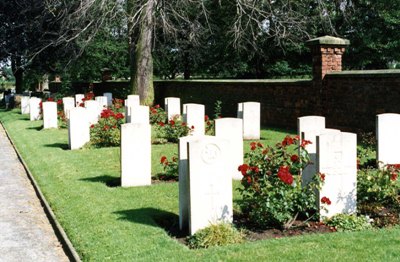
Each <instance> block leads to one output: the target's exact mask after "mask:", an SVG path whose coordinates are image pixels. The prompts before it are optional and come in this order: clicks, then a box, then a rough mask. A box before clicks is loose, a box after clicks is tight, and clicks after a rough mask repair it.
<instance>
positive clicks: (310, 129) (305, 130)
mask: <svg viewBox="0 0 400 262" xmlns="http://www.w3.org/2000/svg"><path fill="white" fill-rule="evenodd" d="M323 130H325V117H323V116H302V117H299V118H297V134H298V136H299V138H300V143H301V141H302V140H308V141H310V142H311V144H308V145H306V146H305V147H304V148H305V149H306V150H307V152H308V154H309V156H310V161H311V163H310V164H308V165H307V166H306V167H305V168H304V169H303V170H302V182H303V185H306V184H308V183H309V182H311V180H312V179H313V177H314V176H315V174H316V173H317V166H316V159H317V135H319V134H321V132H322V131H323ZM337 131H338V132H340V131H339V130H337ZM299 153H300V152H299Z"/></svg>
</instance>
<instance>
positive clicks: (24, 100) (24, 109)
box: [21, 96, 30, 114]
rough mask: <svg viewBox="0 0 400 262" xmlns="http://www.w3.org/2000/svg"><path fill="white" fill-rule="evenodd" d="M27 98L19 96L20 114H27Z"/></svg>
mask: <svg viewBox="0 0 400 262" xmlns="http://www.w3.org/2000/svg"><path fill="white" fill-rule="evenodd" d="M29 99H30V97H29V96H21V114H29Z"/></svg>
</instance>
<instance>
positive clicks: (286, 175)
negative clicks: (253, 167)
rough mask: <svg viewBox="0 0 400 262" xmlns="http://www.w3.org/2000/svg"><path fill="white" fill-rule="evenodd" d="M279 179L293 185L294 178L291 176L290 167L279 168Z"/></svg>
mask: <svg viewBox="0 0 400 262" xmlns="http://www.w3.org/2000/svg"><path fill="white" fill-rule="evenodd" d="M278 177H279V179H280V180H281V181H282V182H283V183H285V184H288V185H291V184H292V183H293V176H292V174H290V172H289V167H288V166H281V167H279V171H278Z"/></svg>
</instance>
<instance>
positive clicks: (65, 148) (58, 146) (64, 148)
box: [44, 143, 69, 150]
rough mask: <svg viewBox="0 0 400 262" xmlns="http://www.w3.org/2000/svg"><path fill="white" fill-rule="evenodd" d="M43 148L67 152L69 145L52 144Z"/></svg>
mask: <svg viewBox="0 0 400 262" xmlns="http://www.w3.org/2000/svg"><path fill="white" fill-rule="evenodd" d="M44 146H45V147H55V148H61V149H62V150H69V145H68V144H63V143H54V144H48V145H44Z"/></svg>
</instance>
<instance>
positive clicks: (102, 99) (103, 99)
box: [95, 96, 107, 110]
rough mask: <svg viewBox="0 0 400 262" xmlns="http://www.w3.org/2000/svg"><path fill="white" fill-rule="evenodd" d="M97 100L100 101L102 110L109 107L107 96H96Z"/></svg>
mask: <svg viewBox="0 0 400 262" xmlns="http://www.w3.org/2000/svg"><path fill="white" fill-rule="evenodd" d="M95 100H96V101H97V103H99V106H100V108H101V110H103V109H104V108H107V97H106V96H96V97H95Z"/></svg>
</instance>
